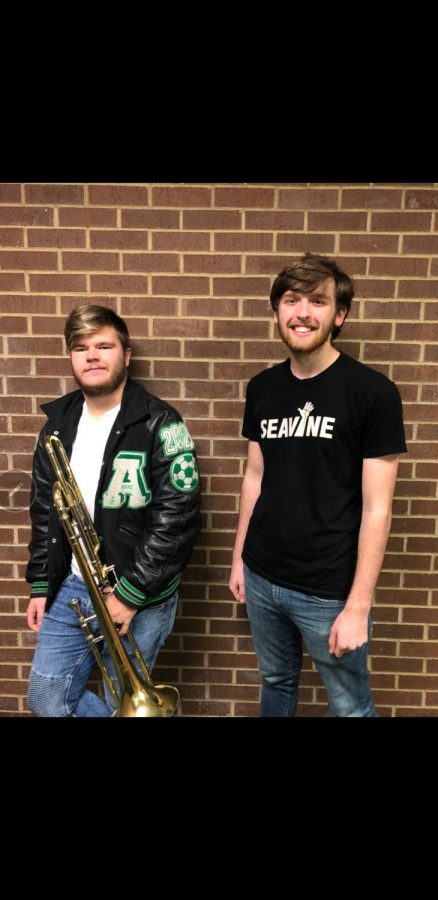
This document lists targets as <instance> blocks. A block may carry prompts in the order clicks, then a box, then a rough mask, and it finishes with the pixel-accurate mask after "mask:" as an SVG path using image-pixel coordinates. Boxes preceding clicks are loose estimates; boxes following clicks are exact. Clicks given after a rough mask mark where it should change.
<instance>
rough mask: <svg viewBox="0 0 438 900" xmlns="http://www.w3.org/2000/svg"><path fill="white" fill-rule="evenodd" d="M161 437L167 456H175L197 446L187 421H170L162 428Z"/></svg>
mask: <svg viewBox="0 0 438 900" xmlns="http://www.w3.org/2000/svg"><path fill="white" fill-rule="evenodd" d="M160 438H161V442H162V444H163V451H164V455H165V456H175V453H181V451H184V450H193V447H194V446H195V445H194V443H193V440H192V438H191V436H190V432H189V430H188V428H187V425H186V424H185V422H170V424H169V425H163V427H162V428H160Z"/></svg>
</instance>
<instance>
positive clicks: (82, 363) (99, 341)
mask: <svg viewBox="0 0 438 900" xmlns="http://www.w3.org/2000/svg"><path fill="white" fill-rule="evenodd" d="M130 358H131V350H130V349H129V348H128V349H127V350H123V347H122V344H121V342H120V338H119V336H118V334H117V332H116V330H115V328H111V327H105V328H101V329H100V330H99V331H95V332H94V334H87V335H85V336H83V337H78V338H77V339H76V340H75V341H74V342H73V344H72V347H71V350H70V360H71V367H72V371H73V376H74V378H75V381H76V382H77V384H78V385H79V387H80V388H82V390H83V392H84V394H85V396H89V397H107V396H109V395H110V394H113V393H115V392H116V391H117V389H118V388H119V387H120V386H121V385H123V384H124V382H125V381H126V378H127V367H128V365H129V360H130Z"/></svg>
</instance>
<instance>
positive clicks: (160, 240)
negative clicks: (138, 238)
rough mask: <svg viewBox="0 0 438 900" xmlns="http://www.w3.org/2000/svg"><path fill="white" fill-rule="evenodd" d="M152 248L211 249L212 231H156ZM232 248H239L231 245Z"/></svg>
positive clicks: (153, 235)
mask: <svg viewBox="0 0 438 900" xmlns="http://www.w3.org/2000/svg"><path fill="white" fill-rule="evenodd" d="M217 237H219V235H217ZM152 249H153V250H210V233H209V232H208V231H178V232H175V231H154V232H153V233H152ZM217 249H220V248H217ZM223 249H228V248H223ZM231 249H232V250H234V249H237V248H234V247H231Z"/></svg>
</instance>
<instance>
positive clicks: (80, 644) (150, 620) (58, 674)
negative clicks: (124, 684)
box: [28, 575, 178, 718]
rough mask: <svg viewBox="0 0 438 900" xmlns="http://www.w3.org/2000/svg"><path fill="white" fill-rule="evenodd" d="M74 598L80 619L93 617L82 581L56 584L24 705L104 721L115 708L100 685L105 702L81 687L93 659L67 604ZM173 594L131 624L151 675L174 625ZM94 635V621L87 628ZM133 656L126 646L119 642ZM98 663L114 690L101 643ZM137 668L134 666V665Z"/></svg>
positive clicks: (47, 713)
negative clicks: (58, 586)
mask: <svg viewBox="0 0 438 900" xmlns="http://www.w3.org/2000/svg"><path fill="white" fill-rule="evenodd" d="M74 597H77V598H78V599H79V600H80V605H81V611H82V613H83V614H84V615H86V616H89V615H93V612H94V610H93V607H92V604H91V600H90V597H89V594H88V591H87V589H86V586H85V584H84V582H83V581H82V579H81V578H78V577H77V576H76V575H68V576H67V578H66V579H65V581H64V582H63V584H62V585H61V587H60V589H59V591H58V593H57V595H56V597H55V600H54V601H53V603H52V605H51V607H50V609H49V610H48V612H47V613H45V615H44V617H43V621H42V624H41V628H40V630H39V632H38V638H37V645H36V650H35V656H34V658H33V662H32V668H31V673H30V679H29V692H28V705H29V709H31V710H32V712H33V713H34V714H35V715H36V716H40V717H44V718H47V717H55V718H65V717H70V716H71V717H74V718H76V717H77V718H85V717H96V716H97V717H99V718H102V717H109V716H111V715H112V713H113V712H114V708H115V707H114V703H113V701H112V698H111V695H110V692H109V690H108V687H107V685H106V684H105V682H104V688H105V698H106V702H105V701H104V700H102V699H101V698H100V697H98V696H97V694H95V693H93V691H90V690H89V689H88V688H86V684H87V681H88V679H89V676H90V674H91V672H92V670H93V669H94V667H95V665H96V660H95V658H94V655H93V653H92V651H91V650H90V648H89V645H88V641H87V640H86V638H85V635H84V632H83V630H82V628H81V626H80V624H79V619H78V616H77V615H76V613H75V612H74V610H72V609H70V607H69V605H68V601H69V600H71V599H73V598H74ZM177 604H178V592H176V593H175V594H174V595H173V597H171V598H170V599H169V600H166V601H165V602H164V603H162V604H160V605H159V606H154V607H151V608H150V609H146V610H144V611H142V612H141V613H137V614H136V615H135V616H134V618H133V619H132V622H131V631H132V634H133V635H134V637H135V639H136V641H137V643H138V645H139V648H140V651H141V653H142V656H143V659H144V661H145V663H146V665H147V667H148V669H149V672H151V671H152V669H153V666H154V663H155V661H156V659H157V656H158V654H159V652H160V649H161V647H162V646H163V644H164V642H165V640H166V638H167V637H168V635H169V634H170V632H171V630H172V628H173V624H174V621H175V615H176V608H177ZM89 626H90V628H91V629H92V631H93V632H94V633H96V634H99V631H100V629H99V625H98V623H97V621H96V620H95V621H94V622H90V623H89ZM122 641H123V642H124V643H125V647H126V649H127V651H128V653H129V655H130V656H131V657H132V650H131V645H130V644H129V642H128V640H127V639H126V638H122ZM98 647H102V660H103V662H104V663H105V665H106V667H107V669H108V671H109V673H110V675H111V676H112V678H113V680H114V684H115V687H116V689H117V691H118V682H117V679H116V677H115V672H114V666H113V663H112V660H111V657H110V655H109V653H108V650H107V648H106V645H105V644H98ZM136 665H137V664H136Z"/></svg>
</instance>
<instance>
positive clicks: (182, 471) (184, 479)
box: [170, 453, 199, 493]
mask: <svg viewBox="0 0 438 900" xmlns="http://www.w3.org/2000/svg"><path fill="white" fill-rule="evenodd" d="M170 480H171V482H172V484H173V486H174V487H176V489H177V490H178V491H183V493H188V492H189V491H194V490H195V488H196V487H197V486H198V482H199V472H198V468H197V465H196V460H195V457H194V456H193V453H182V454H181V456H177V457H176V459H174V460H173V463H172V465H171V467H170Z"/></svg>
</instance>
